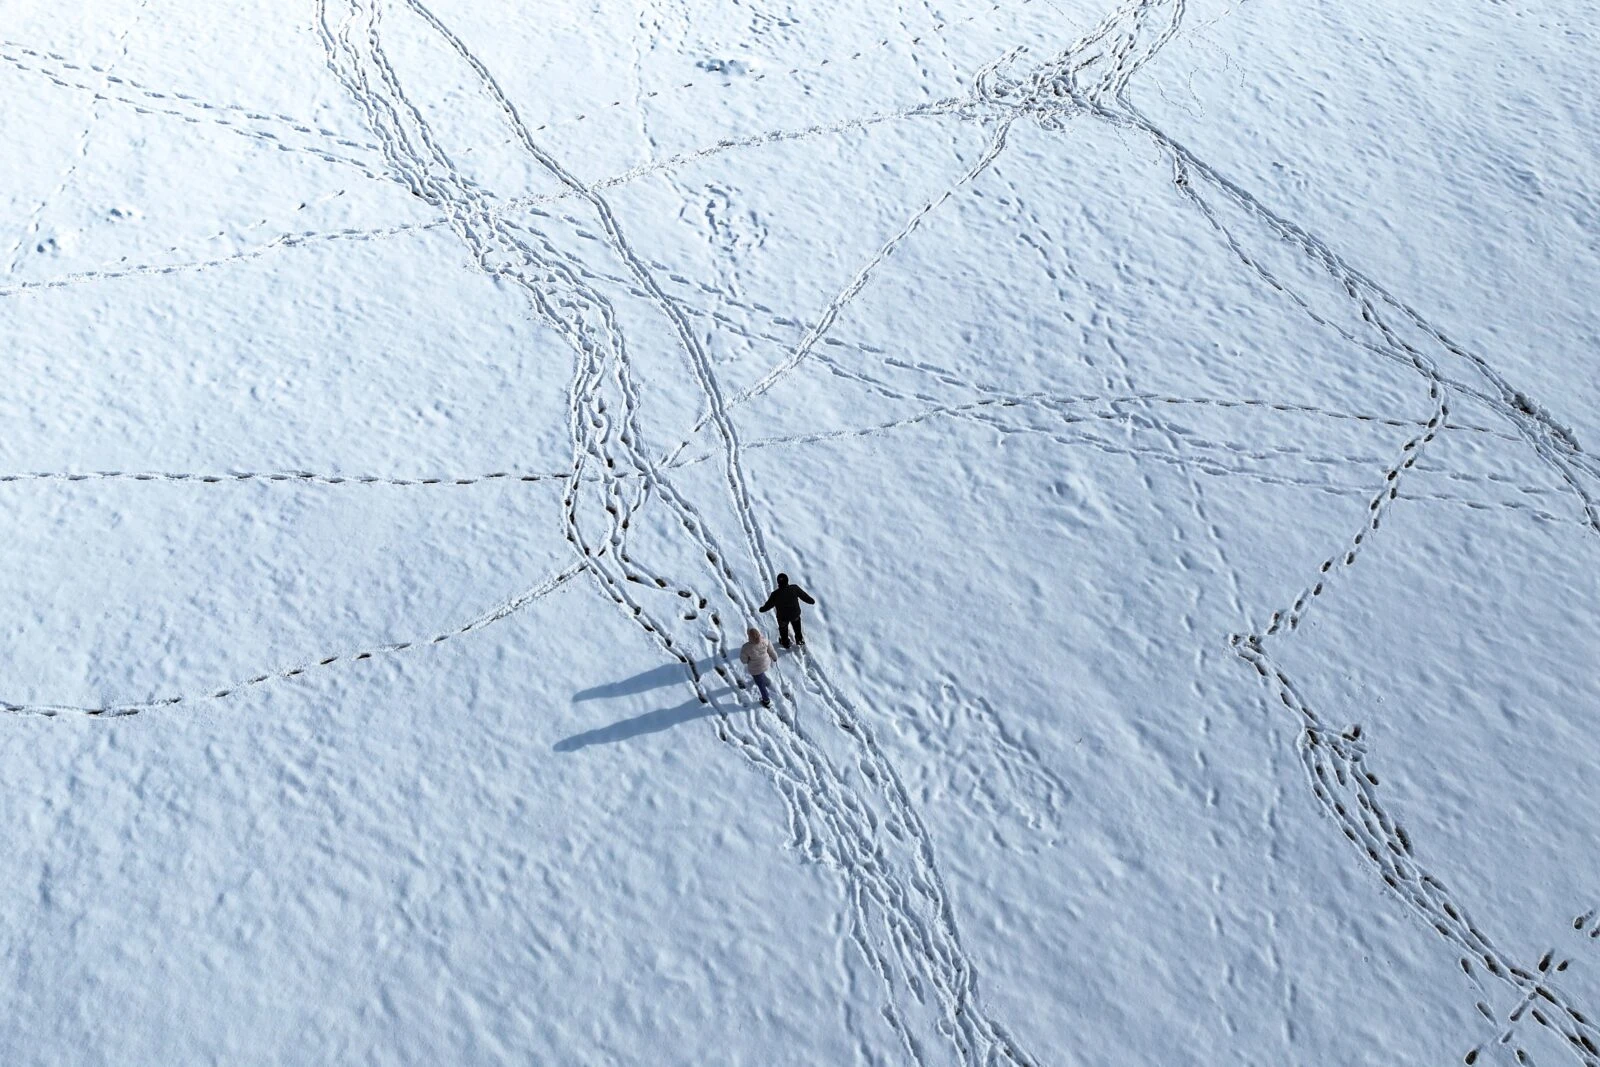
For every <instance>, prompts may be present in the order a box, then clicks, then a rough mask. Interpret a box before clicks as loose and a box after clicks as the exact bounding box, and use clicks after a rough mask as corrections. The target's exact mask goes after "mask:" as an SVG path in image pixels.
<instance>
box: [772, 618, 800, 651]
mask: <svg viewBox="0 0 1600 1067" xmlns="http://www.w3.org/2000/svg"><path fill="white" fill-rule="evenodd" d="M791 627H793V628H794V640H795V644H798V645H803V644H805V643H806V633H805V631H804V630H802V629H801V628H800V616H798V615H796V616H795V617H794V618H792V619H779V620H778V643H779V644H783V645H787V644H788V643H789V629H790V628H791Z"/></svg>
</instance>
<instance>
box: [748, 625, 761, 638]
mask: <svg viewBox="0 0 1600 1067" xmlns="http://www.w3.org/2000/svg"><path fill="white" fill-rule="evenodd" d="M744 635H745V636H746V637H748V638H749V639H750V640H752V641H759V640H761V631H760V630H758V629H756V628H755V627H754V626H752V627H750V629H748V630H746V631H745V632H744Z"/></svg>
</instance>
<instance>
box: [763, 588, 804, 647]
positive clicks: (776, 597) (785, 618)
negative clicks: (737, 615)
mask: <svg viewBox="0 0 1600 1067" xmlns="http://www.w3.org/2000/svg"><path fill="white" fill-rule="evenodd" d="M802 600H803V601H805V602H806V603H807V604H815V603H816V601H815V600H812V599H811V595H810V594H809V593H807V592H806V591H805V590H804V589H801V588H800V587H799V586H798V585H790V584H789V576H788V575H787V574H780V575H778V588H776V589H774V590H773V591H772V595H771V596H769V597H767V602H766V603H765V604H763V605H761V610H762V611H771V610H773V609H774V608H776V609H777V611H778V644H780V645H782V646H783V647H784V648H788V647H789V630H790V628H791V627H792V628H793V629H794V643H795V644H797V645H799V646H800V647H801V648H804V647H805V646H806V634H805V631H804V630H802V629H801V628H800V602H801V601H802Z"/></svg>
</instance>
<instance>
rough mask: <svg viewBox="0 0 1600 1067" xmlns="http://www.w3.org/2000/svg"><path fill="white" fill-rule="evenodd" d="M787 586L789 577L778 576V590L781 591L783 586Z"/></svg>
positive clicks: (785, 575) (784, 575)
mask: <svg viewBox="0 0 1600 1067" xmlns="http://www.w3.org/2000/svg"><path fill="white" fill-rule="evenodd" d="M788 584H789V576H788V575H787V574H780V575H778V588H779V589H782V588H783V587H784V586H786V585H788Z"/></svg>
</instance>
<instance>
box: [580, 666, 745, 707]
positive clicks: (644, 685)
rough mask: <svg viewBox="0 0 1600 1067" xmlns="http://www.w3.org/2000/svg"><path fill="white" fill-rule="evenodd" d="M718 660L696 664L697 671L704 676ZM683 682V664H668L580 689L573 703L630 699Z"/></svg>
mask: <svg viewBox="0 0 1600 1067" xmlns="http://www.w3.org/2000/svg"><path fill="white" fill-rule="evenodd" d="M716 662H717V661H716V658H715V657H711V656H708V657H706V658H705V659H703V660H701V661H700V662H699V663H696V664H695V669H696V670H698V671H699V672H700V673H701V674H702V675H703V674H705V673H706V672H707V671H709V670H711V668H712V667H713V666H714V665H715V664H716ZM681 681H683V664H681V663H667V664H663V665H662V666H660V667H651V668H650V669H649V670H647V671H642V672H640V673H639V674H636V675H634V676H633V677H632V678H624V679H622V681H620V682H607V683H606V684H605V685H597V686H594V687H593V688H591V689H580V690H578V691H577V692H576V693H574V694H572V702H573V703H574V704H580V703H582V702H583V701H585V700H610V699H611V698H612V697H629V696H633V695H634V694H635V693H648V692H649V691H650V690H652V689H661V688H664V687H666V686H669V685H676V684H677V683H679V682H681Z"/></svg>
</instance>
